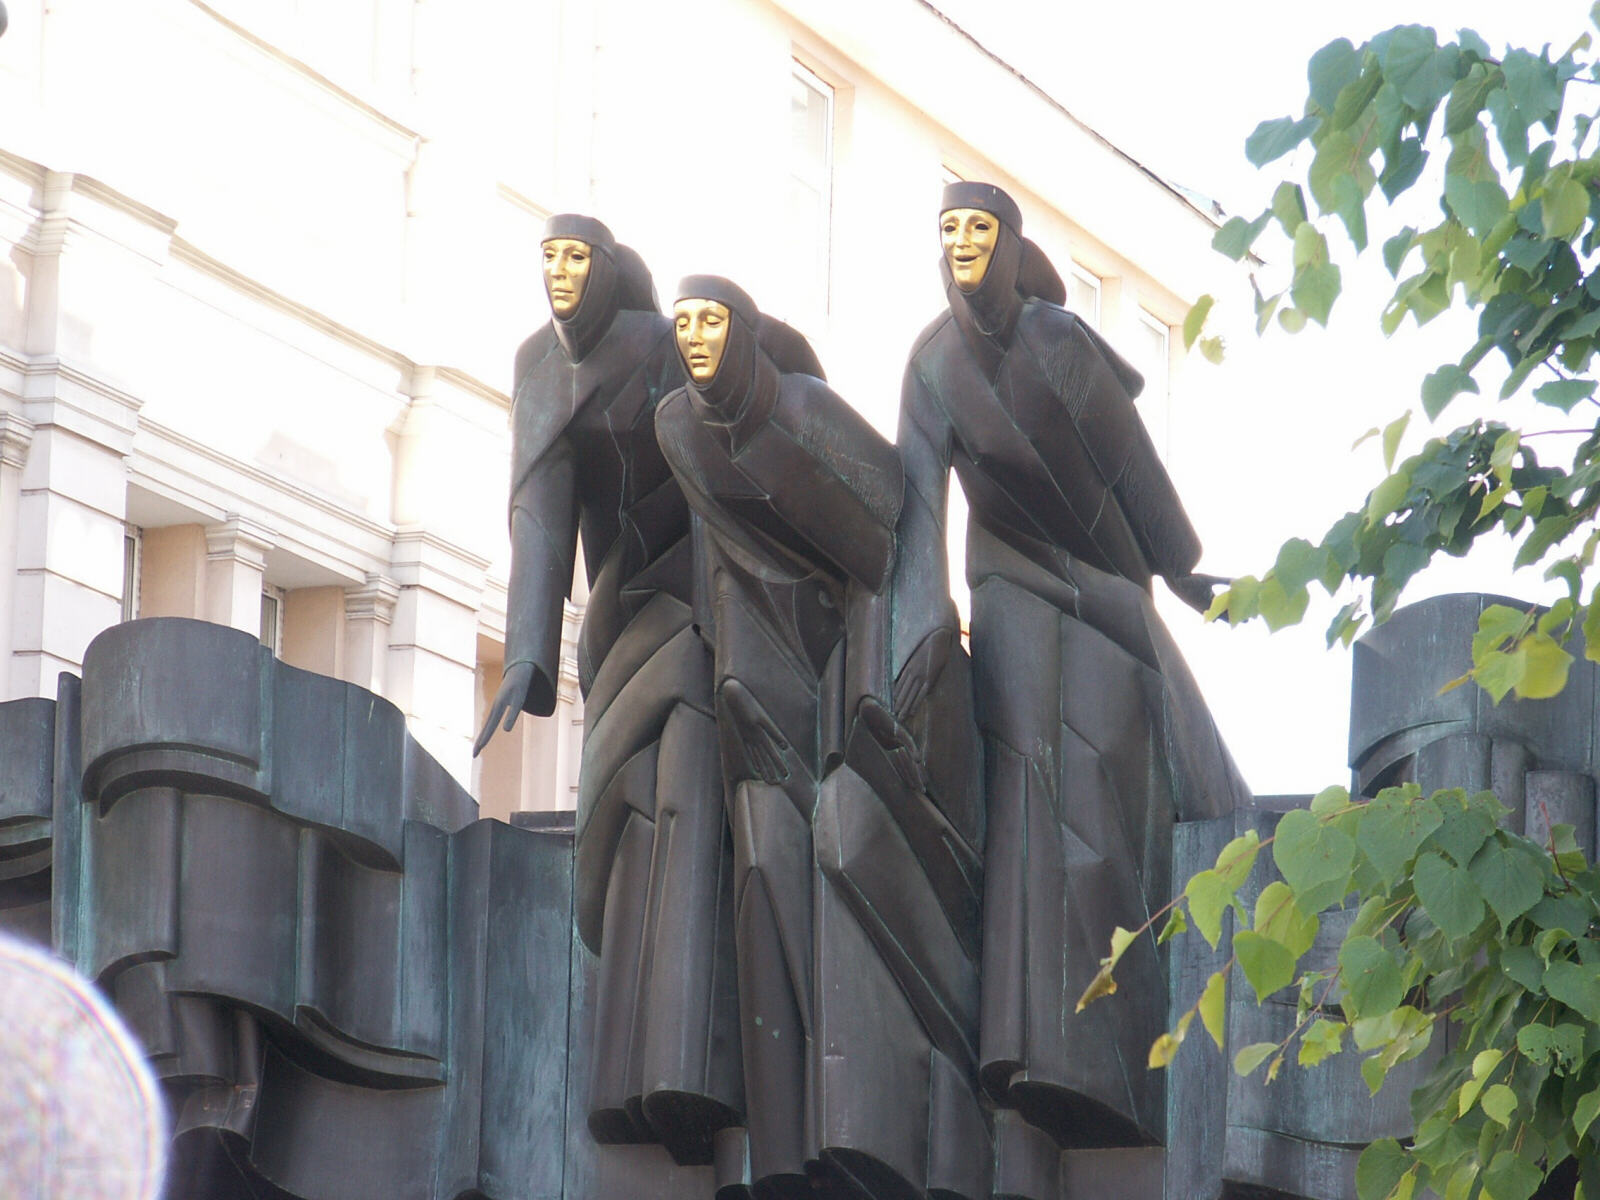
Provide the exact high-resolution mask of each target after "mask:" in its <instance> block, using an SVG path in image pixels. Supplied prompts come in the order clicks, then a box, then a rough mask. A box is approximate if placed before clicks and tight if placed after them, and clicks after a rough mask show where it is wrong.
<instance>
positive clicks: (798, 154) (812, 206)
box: [788, 62, 833, 336]
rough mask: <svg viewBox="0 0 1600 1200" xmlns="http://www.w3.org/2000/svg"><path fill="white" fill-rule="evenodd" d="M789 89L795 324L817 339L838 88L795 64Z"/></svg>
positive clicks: (823, 305) (823, 311)
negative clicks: (836, 89) (834, 97)
mask: <svg viewBox="0 0 1600 1200" xmlns="http://www.w3.org/2000/svg"><path fill="white" fill-rule="evenodd" d="M792 66H793V70H794V73H793V77H792V79H791V80H790V90H789V230H788V243H789V250H790V256H791V257H790V263H789V279H790V280H791V287H792V288H793V289H794V290H793V292H791V298H792V300H793V308H792V310H791V312H790V313H789V318H790V321H791V322H792V323H793V324H795V325H797V326H800V327H801V328H802V329H803V330H804V331H805V332H807V333H809V334H811V335H813V336H815V335H816V334H818V333H820V332H821V329H820V326H821V325H822V323H823V321H824V320H825V319H826V318H827V315H828V261H829V257H830V243H831V241H832V235H833V228H832V227H833V212H832V209H833V88H831V87H829V86H828V85H827V84H826V83H824V82H823V81H822V80H821V79H818V78H817V76H816V75H814V74H813V73H812V72H811V71H809V70H807V69H806V68H805V67H803V66H801V65H800V64H799V63H798V62H796V63H793V64H792Z"/></svg>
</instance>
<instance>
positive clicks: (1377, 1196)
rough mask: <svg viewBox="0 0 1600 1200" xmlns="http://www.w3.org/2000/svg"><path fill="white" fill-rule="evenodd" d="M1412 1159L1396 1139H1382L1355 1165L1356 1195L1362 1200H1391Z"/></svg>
mask: <svg viewBox="0 0 1600 1200" xmlns="http://www.w3.org/2000/svg"><path fill="white" fill-rule="evenodd" d="M1410 1165H1411V1164H1410V1158H1409V1156H1408V1155H1407V1154H1406V1152H1405V1151H1404V1150H1402V1149H1401V1148H1400V1143H1399V1142H1397V1141H1395V1140H1394V1139H1393V1138H1379V1139H1378V1140H1377V1141H1375V1142H1373V1143H1372V1145H1370V1146H1368V1147H1367V1148H1366V1149H1365V1150H1363V1151H1362V1152H1361V1158H1360V1159H1359V1160H1358V1161H1357V1163H1356V1195H1357V1196H1359V1197H1360V1200H1388V1197H1389V1195H1390V1193H1392V1192H1393V1191H1394V1189H1395V1187H1396V1186H1398V1185H1399V1183H1400V1177H1401V1176H1402V1175H1404V1174H1405V1173H1406V1168H1407V1167H1409V1166H1410Z"/></svg>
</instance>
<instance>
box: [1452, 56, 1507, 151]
mask: <svg viewBox="0 0 1600 1200" xmlns="http://www.w3.org/2000/svg"><path fill="white" fill-rule="evenodd" d="M1500 80H1501V75H1500V73H1499V72H1498V71H1491V70H1490V69H1489V68H1488V67H1486V66H1485V65H1484V64H1483V63H1473V64H1472V67H1471V69H1470V70H1468V72H1467V73H1466V75H1465V76H1463V77H1462V78H1461V80H1460V81H1459V82H1458V83H1457V84H1456V85H1455V87H1453V88H1451V89H1450V101H1449V103H1448V104H1446V105H1445V110H1444V131H1445V133H1446V134H1448V135H1449V136H1451V137H1454V136H1455V135H1456V134H1458V133H1460V132H1461V131H1462V130H1463V129H1465V128H1466V127H1467V126H1469V125H1471V124H1472V123H1473V122H1474V121H1476V120H1477V119H1478V114H1479V113H1480V112H1482V111H1483V105H1484V102H1485V101H1486V100H1487V99H1488V97H1489V93H1490V91H1492V90H1493V89H1494V88H1495V87H1496V86H1498V84H1499V83H1500Z"/></svg>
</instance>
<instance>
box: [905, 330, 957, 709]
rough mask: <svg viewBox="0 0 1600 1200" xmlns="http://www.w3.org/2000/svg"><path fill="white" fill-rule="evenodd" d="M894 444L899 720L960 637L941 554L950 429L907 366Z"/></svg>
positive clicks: (946, 561)
mask: <svg viewBox="0 0 1600 1200" xmlns="http://www.w3.org/2000/svg"><path fill="white" fill-rule="evenodd" d="M896 444H897V446H898V448H899V451H900V458H901V462H902V463H903V464H904V468H905V479H906V486H905V502H904V504H903V505H902V507H901V510H900V521H899V524H898V525H897V526H896V529H895V541H896V547H895V562H894V573H893V577H892V581H891V585H890V589H889V596H890V609H891V613H890V616H889V624H890V637H889V641H890V654H889V667H890V677H891V679H893V681H894V693H893V699H894V710H895V712H896V714H897V715H899V716H901V717H905V716H907V715H909V713H910V712H911V711H912V710H913V709H914V708H915V707H916V706H917V705H918V704H919V703H920V702H921V700H922V698H923V697H924V696H925V695H926V694H927V689H928V688H929V687H930V686H932V684H933V682H934V680H935V679H936V678H937V677H938V673H939V670H940V669H941V668H942V667H943V665H944V663H945V661H946V660H947V659H948V657H949V651H950V649H951V648H952V647H953V646H954V645H955V641H956V639H957V638H958V637H959V635H960V628H959V622H958V619H957V616H956V610H955V604H954V602H953V601H952V600H951V599H950V567H949V559H948V554H947V552H946V537H947V533H946V521H947V517H948V503H949V496H950V457H951V431H950V425H949V421H948V419H947V418H946V417H945V416H944V412H943V410H942V409H941V408H940V406H939V404H938V402H937V400H936V399H935V398H934V396H933V395H932V394H931V392H930V391H929V390H928V387H927V385H926V384H925V383H924V382H923V380H922V377H921V375H920V374H919V373H918V371H917V368H916V363H915V362H914V361H913V362H912V363H911V364H910V365H908V366H907V368H906V375H905V382H904V384H903V386H902V388H901V395H900V425H899V431H898V434H897V435H896Z"/></svg>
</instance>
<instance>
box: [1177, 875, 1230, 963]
mask: <svg viewBox="0 0 1600 1200" xmlns="http://www.w3.org/2000/svg"><path fill="white" fill-rule="evenodd" d="M1233 893H1234V888H1233V887H1231V886H1230V885H1229V884H1228V882H1227V881H1226V880H1225V879H1223V878H1222V876H1220V875H1218V874H1217V873H1216V872H1215V871H1201V872H1200V873H1199V874H1198V875H1195V876H1193V877H1192V878H1191V879H1190V880H1189V882H1188V883H1187V884H1185V885H1184V889H1183V894H1184V897H1185V899H1187V900H1188V901H1189V915H1190V916H1191V917H1192V918H1194V926H1195V928H1196V929H1198V930H1199V931H1200V936H1201V937H1203V938H1205V939H1206V941H1207V942H1208V943H1209V944H1210V945H1211V946H1212V948H1213V949H1214V948H1215V947H1216V944H1217V940H1218V939H1219V938H1220V937H1221V936H1222V914H1223V912H1224V911H1225V910H1226V909H1227V907H1228V904H1229V902H1230V901H1232V899H1233Z"/></svg>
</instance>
